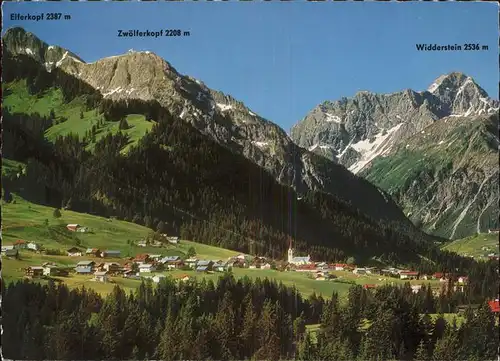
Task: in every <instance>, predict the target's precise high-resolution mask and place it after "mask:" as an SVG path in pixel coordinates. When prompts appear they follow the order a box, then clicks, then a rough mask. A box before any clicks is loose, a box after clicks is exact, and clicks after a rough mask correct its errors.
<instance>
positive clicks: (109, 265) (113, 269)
mask: <svg viewBox="0 0 500 361" xmlns="http://www.w3.org/2000/svg"><path fill="white" fill-rule="evenodd" d="M102 269H103V270H105V271H107V272H109V273H118V272H121V271H122V266H121V265H120V264H119V263H116V262H106V263H104V264H103V265H102Z"/></svg>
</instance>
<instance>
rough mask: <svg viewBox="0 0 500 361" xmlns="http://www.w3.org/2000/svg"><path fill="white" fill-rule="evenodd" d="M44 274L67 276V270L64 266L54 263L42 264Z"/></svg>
mask: <svg viewBox="0 0 500 361" xmlns="http://www.w3.org/2000/svg"><path fill="white" fill-rule="evenodd" d="M43 275H44V276H67V275H68V270H67V269H66V268H65V267H59V266H56V265H54V264H44V265H43Z"/></svg>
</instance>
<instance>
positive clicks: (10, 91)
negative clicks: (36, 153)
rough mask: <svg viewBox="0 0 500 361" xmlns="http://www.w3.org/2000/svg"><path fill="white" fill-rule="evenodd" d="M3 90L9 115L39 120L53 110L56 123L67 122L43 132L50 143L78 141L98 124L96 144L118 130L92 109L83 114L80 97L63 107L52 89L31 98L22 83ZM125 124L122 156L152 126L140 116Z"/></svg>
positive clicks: (129, 117)
mask: <svg viewBox="0 0 500 361" xmlns="http://www.w3.org/2000/svg"><path fill="white" fill-rule="evenodd" d="M3 89H4V90H6V91H7V95H6V96H5V97H4V101H3V106H4V107H7V108H9V109H10V112H11V113H25V114H33V113H38V114H40V115H42V116H49V115H50V111H51V110H52V109H53V110H54V113H55V115H56V118H57V119H58V118H60V117H64V118H66V119H67V120H66V121H64V122H62V123H59V124H54V125H53V126H52V127H50V128H49V129H47V131H46V133H45V136H46V138H47V139H48V140H51V141H54V140H55V139H56V138H57V137H58V136H61V135H67V134H70V133H73V134H76V135H78V136H80V138H82V137H83V136H84V135H85V132H87V131H90V130H91V129H92V126H93V125H96V124H97V122H98V121H101V122H103V126H102V127H101V128H99V129H98V131H97V133H96V139H95V140H96V141H99V139H101V138H102V137H104V136H105V135H106V134H108V133H112V134H114V133H116V132H118V130H119V128H118V127H119V122H118V121H111V122H106V121H104V118H103V115H102V114H101V113H99V112H98V111H96V110H95V109H92V110H87V109H86V108H85V98H83V97H77V98H75V99H73V100H72V101H71V102H69V103H66V102H65V101H64V98H63V94H62V92H61V90H60V89H54V88H51V89H49V90H47V91H46V92H45V93H44V94H43V96H37V95H32V94H30V93H29V92H28V88H27V86H26V81H25V80H21V81H17V82H12V83H9V84H5V85H3ZM81 115H82V117H81ZM127 123H128V125H129V128H128V129H126V130H122V132H123V133H125V134H127V135H128V136H129V140H130V141H129V144H128V145H127V146H126V147H125V148H124V149H122V152H127V151H128V150H129V149H130V147H131V146H133V145H134V144H136V143H137V142H138V141H139V139H141V138H142V137H143V136H144V134H145V133H146V132H147V131H149V130H151V128H152V127H153V124H154V122H148V121H146V119H145V117H144V116H143V115H138V114H129V115H128V116H127ZM94 144H95V143H90V144H89V146H88V150H90V151H91V150H92V149H93V147H94Z"/></svg>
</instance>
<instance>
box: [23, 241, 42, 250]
mask: <svg viewBox="0 0 500 361" xmlns="http://www.w3.org/2000/svg"><path fill="white" fill-rule="evenodd" d="M26 248H27V249H30V250H32V251H35V252H36V251H39V250H40V245H39V244H38V243H35V242H29V243H28V244H27V245H26Z"/></svg>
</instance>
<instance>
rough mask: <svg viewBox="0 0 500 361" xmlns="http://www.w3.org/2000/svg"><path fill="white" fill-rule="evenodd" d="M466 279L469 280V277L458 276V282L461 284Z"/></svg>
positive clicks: (465, 281) (464, 282)
mask: <svg viewBox="0 0 500 361" xmlns="http://www.w3.org/2000/svg"><path fill="white" fill-rule="evenodd" d="M468 280H469V278H468V277H467V276H460V277H458V283H460V284H463V285H464V284H466V283H467V281H468Z"/></svg>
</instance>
